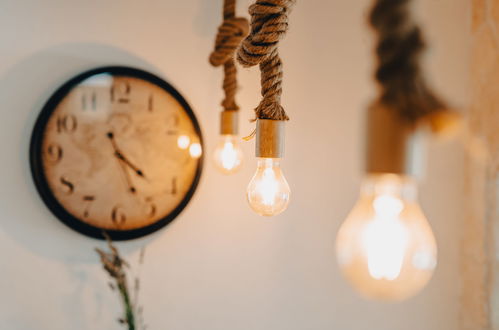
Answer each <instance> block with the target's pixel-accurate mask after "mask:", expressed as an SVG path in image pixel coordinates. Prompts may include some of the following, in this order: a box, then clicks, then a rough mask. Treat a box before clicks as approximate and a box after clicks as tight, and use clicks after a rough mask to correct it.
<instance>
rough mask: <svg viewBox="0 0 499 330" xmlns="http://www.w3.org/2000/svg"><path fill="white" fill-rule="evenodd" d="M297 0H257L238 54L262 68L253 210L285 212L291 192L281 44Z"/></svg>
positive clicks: (251, 186) (248, 193)
mask: <svg viewBox="0 0 499 330" xmlns="http://www.w3.org/2000/svg"><path fill="white" fill-rule="evenodd" d="M294 4H295V0H257V1H256V2H255V3H254V4H253V5H251V6H250V8H249V13H250V15H251V17H252V19H251V32H250V34H249V35H248V36H247V37H246V39H245V40H244V41H243V42H242V44H241V47H240V48H239V51H238V54H237V55H238V57H237V59H238V61H239V63H240V64H241V65H243V66H244V67H251V66H255V65H259V66H260V71H261V82H262V100H261V102H260V104H259V105H258V107H257V108H256V109H255V114H256V131H255V135H256V145H255V146H256V149H255V155H256V157H257V158H258V160H257V169H256V173H255V175H254V176H253V178H252V179H251V181H250V183H249V185H248V188H247V191H246V196H247V199H248V203H249V205H250V207H251V208H252V209H253V211H255V212H256V213H258V214H260V215H263V216H275V215H278V214H279V213H282V212H283V211H284V210H285V209H286V208H287V207H288V204H289V197H290V193H291V192H290V189H289V185H288V183H287V181H286V178H285V177H284V174H283V173H282V170H281V160H282V158H283V156H284V126H285V122H286V121H287V120H289V118H288V116H287V114H286V112H285V111H284V108H283V107H282V105H281V94H282V75H283V73H282V62H281V58H280V57H279V53H278V45H279V40H281V39H282V38H283V37H284V35H285V33H286V31H287V28H288V15H289V13H290V11H291V9H292V7H293V6H294Z"/></svg>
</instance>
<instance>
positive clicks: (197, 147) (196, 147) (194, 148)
mask: <svg viewBox="0 0 499 330" xmlns="http://www.w3.org/2000/svg"><path fill="white" fill-rule="evenodd" d="M189 153H190V154H191V157H192V158H199V157H201V154H202V153H203V150H202V149H201V144H199V143H197V142H195V143H193V144H191V146H190V147H189Z"/></svg>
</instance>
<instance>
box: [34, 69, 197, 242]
mask: <svg viewBox="0 0 499 330" xmlns="http://www.w3.org/2000/svg"><path fill="white" fill-rule="evenodd" d="M202 154H203V144H202V138H201V133H200V129H199V125H198V123H197V121H196V118H195V117H194V114H193V112H192V111H191V109H190V107H189V106H188V104H187V103H186V102H185V100H184V99H183V98H182V97H181V96H180V94H179V93H178V92H177V91H175V90H174V89H173V87H171V86H170V85H169V84H167V83H166V82H164V81H163V80H161V79H160V78H158V77H156V76H154V75H152V74H149V73H146V72H144V71H140V70H136V69H130V68H123V67H110V68H102V69H97V70H92V71H90V72H87V73H84V74H82V75H80V76H78V77H76V78H74V79H72V80H71V81H69V82H68V83H66V84H65V85H64V86H63V87H61V89H59V91H57V92H56V93H55V94H54V95H53V96H52V98H51V99H50V100H49V102H48V103H47V105H46V106H45V108H44V109H43V111H42V113H41V114H40V117H39V119H38V121H37V123H36V126H35V129H34V132H33V136H32V143H31V165H32V172H33V177H34V179H35V183H36V186H37V188H38V191H39V192H40V194H41V196H42V198H43V200H44V201H45V203H46V204H47V206H48V207H49V208H50V209H51V211H52V212H53V213H54V214H55V215H56V216H57V217H58V218H59V219H60V220H62V221H63V222H64V223H66V224H68V225H69V226H71V227H72V228H74V229H76V230H78V231H80V232H82V233H84V234H86V235H89V236H93V237H97V238H102V232H103V231H106V232H107V233H108V234H109V235H110V236H111V238H112V239H114V240H120V239H129V238H135V237H139V236H142V235H146V234H148V233H150V232H153V231H155V230H157V229H159V228H161V227H163V226H164V225H166V224H168V223H169V222H170V221H172V220H173V218H175V216H176V215H178V214H179V213H180V212H181V210H182V209H183V208H184V207H185V206H186V204H187V203H188V201H189V199H190V198H191V196H192V194H193V193H194V190H195V188H196V186H197V183H198V181H199V177H200V173H201V167H202V158H203V157H202V156H203V155H202Z"/></svg>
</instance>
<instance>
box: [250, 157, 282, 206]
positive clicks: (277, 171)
mask: <svg viewBox="0 0 499 330" xmlns="http://www.w3.org/2000/svg"><path fill="white" fill-rule="evenodd" d="M246 195H247V197H248V202H249V204H250V206H251V208H252V209H253V210H254V211H255V212H256V213H258V214H260V215H263V216H274V215H277V214H279V213H281V212H283V211H284V210H285V209H286V208H287V207H288V204H289V195H290V189H289V185H288V182H287V181H286V178H285V177H284V174H283V173H282V171H281V167H280V159H279V158H259V159H258V165H257V169H256V173H255V175H254V176H253V178H252V179H251V181H250V183H249V185H248V188H247V193H246Z"/></svg>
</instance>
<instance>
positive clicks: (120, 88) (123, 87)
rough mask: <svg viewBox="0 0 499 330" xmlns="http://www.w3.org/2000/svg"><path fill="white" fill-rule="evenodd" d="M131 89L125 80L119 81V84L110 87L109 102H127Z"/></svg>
mask: <svg viewBox="0 0 499 330" xmlns="http://www.w3.org/2000/svg"><path fill="white" fill-rule="evenodd" d="M131 89H132V88H131V87H130V84H129V83H128V82H127V81H123V82H120V84H119V85H114V86H113V87H111V103H114V102H118V103H129V102H130V91H131Z"/></svg>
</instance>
